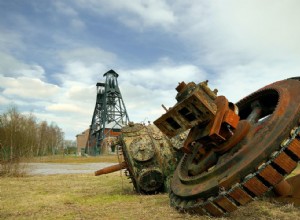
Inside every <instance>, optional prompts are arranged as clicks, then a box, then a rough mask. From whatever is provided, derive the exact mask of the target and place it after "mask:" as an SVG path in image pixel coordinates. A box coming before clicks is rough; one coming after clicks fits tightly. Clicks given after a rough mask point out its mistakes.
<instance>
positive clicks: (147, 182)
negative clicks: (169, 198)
mask: <svg viewBox="0 0 300 220" xmlns="http://www.w3.org/2000/svg"><path fill="white" fill-rule="evenodd" d="M183 135H184V134H181V135H178V136H177V137H175V138H172V139H171V140H170V139H169V138H168V137H167V136H166V135H164V134H163V133H162V132H161V131H160V130H159V129H158V128H157V127H156V126H155V125H147V126H146V125H143V124H134V123H129V125H128V126H125V127H123V128H122V136H121V137H120V148H121V150H120V151H119V152H118V153H121V157H120V159H119V164H116V165H113V166H111V167H106V168H103V169H101V170H98V171H96V172H95V175H96V176H98V175H102V174H107V173H112V172H115V171H118V170H122V169H125V174H126V175H127V176H128V177H129V178H130V179H131V181H132V183H133V185H134V188H135V190H136V191H137V192H138V193H143V194H153V193H157V192H165V191H168V186H169V179H170V177H171V175H172V174H173V172H174V170H175V168H176V165H177V163H178V161H179V159H180V158H181V156H182V152H181V151H180V150H178V149H177V148H179V147H180V146H182V144H183V141H184V139H185V137H186V136H183Z"/></svg>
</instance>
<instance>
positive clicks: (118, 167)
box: [95, 161, 127, 176]
mask: <svg viewBox="0 0 300 220" xmlns="http://www.w3.org/2000/svg"><path fill="white" fill-rule="evenodd" d="M126 168H127V163H126V162H125V161H123V162H122V163H119V164H116V165H112V166H110V167H105V168H103V169H100V170H97V171H95V176H100V175H103V174H108V173H113V172H116V171H119V170H122V169H126Z"/></svg>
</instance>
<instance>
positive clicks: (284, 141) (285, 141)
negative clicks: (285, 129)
mask: <svg viewBox="0 0 300 220" xmlns="http://www.w3.org/2000/svg"><path fill="white" fill-rule="evenodd" d="M289 140H290V139H288V138H287V139H284V140H283V141H282V142H281V144H280V146H281V147H285V146H286V145H287V143H288V142H289Z"/></svg>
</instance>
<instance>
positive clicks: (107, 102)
mask: <svg viewBox="0 0 300 220" xmlns="http://www.w3.org/2000/svg"><path fill="white" fill-rule="evenodd" d="M118 76H119V75H118V74H117V73H116V72H115V71H113V70H110V71H108V72H106V73H105V74H104V75H103V77H106V80H105V83H99V82H98V83H97V84H96V86H97V97H96V105H95V109H94V113H93V118H92V123H91V125H90V132H89V138H88V141H87V144H86V153H88V154H90V155H99V154H101V153H102V152H101V143H102V141H103V140H104V138H105V137H107V136H110V134H111V132H114V131H120V129H121V128H122V127H123V126H124V125H126V124H128V122H129V117H128V114H127V111H126V107H125V104H124V101H123V98H122V94H121V91H120V89H119V86H118V80H117V78H118Z"/></svg>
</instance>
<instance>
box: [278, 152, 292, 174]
mask: <svg viewBox="0 0 300 220" xmlns="http://www.w3.org/2000/svg"><path fill="white" fill-rule="evenodd" d="M274 163H275V164H277V165H278V166H280V168H282V169H283V170H284V171H285V172H286V173H290V172H292V171H293V170H294V169H295V168H296V166H297V162H296V161H294V160H292V158H290V157H289V156H288V155H287V154H286V153H284V152H282V153H281V154H280V155H279V156H278V157H276V158H275V160H274Z"/></svg>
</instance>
